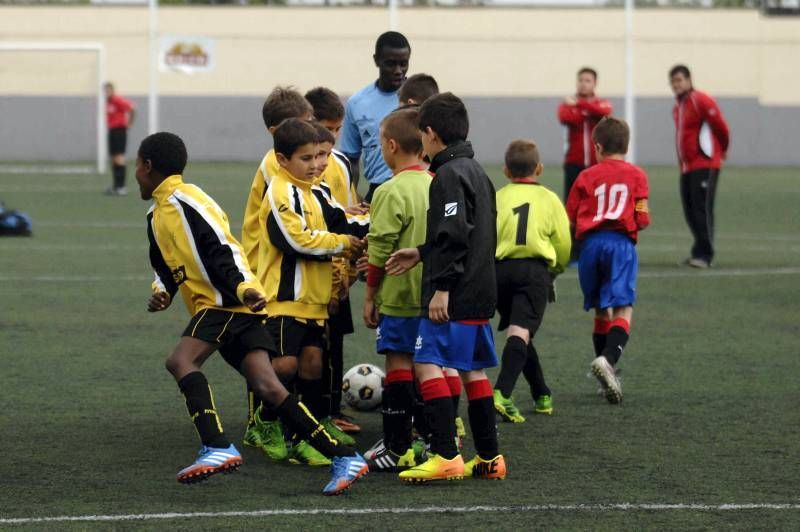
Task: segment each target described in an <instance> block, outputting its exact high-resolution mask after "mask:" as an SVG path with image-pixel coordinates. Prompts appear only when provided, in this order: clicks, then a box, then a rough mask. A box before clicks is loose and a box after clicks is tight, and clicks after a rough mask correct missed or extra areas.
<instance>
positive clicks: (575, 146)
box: [558, 96, 612, 168]
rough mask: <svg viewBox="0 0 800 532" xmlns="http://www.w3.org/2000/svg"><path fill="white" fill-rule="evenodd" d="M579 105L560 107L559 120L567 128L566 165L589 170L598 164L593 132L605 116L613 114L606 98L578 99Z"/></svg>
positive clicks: (564, 104) (562, 105)
mask: <svg viewBox="0 0 800 532" xmlns="http://www.w3.org/2000/svg"><path fill="white" fill-rule="evenodd" d="M577 100H578V103H577V105H567V104H566V103H562V104H561V105H559V106H558V120H559V121H560V122H561V123H562V124H564V125H565V126H567V146H566V150H565V154H564V163H566V164H577V165H578V166H583V167H584V168H587V167H589V166H591V165H593V164H595V163H596V162H597V157H596V156H595V153H594V144H593V143H592V130H593V129H594V126H596V125H597V123H598V122H599V121H600V119H601V118H603V117H604V116H609V115H610V114H611V111H612V108H611V102H609V101H608V100H606V99H604V98H596V97H594V96H592V97H591V98H581V97H578V98H577Z"/></svg>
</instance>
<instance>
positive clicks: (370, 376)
mask: <svg viewBox="0 0 800 532" xmlns="http://www.w3.org/2000/svg"><path fill="white" fill-rule="evenodd" d="M384 377H386V375H384V374H383V371H381V368H379V367H378V366H374V365H372V364H357V365H355V366H353V367H352V368H350V369H349V370H347V373H345V374H344V378H343V379H342V396H343V397H344V401H345V402H346V403H347V404H348V405H350V406H352V407H353V408H355V409H356V410H374V409H375V408H376V407H378V406H379V405H380V404H381V396H382V395H383V379H384Z"/></svg>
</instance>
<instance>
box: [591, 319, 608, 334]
mask: <svg viewBox="0 0 800 532" xmlns="http://www.w3.org/2000/svg"><path fill="white" fill-rule="evenodd" d="M611 323H612V322H611V321H610V320H607V319H606V318H595V319H594V330H593V331H592V332H593V333H594V334H608V330H609V329H610V328H611Z"/></svg>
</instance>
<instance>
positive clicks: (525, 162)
mask: <svg viewBox="0 0 800 532" xmlns="http://www.w3.org/2000/svg"><path fill="white" fill-rule="evenodd" d="M540 162H541V159H540V158H539V147H538V146H537V145H536V143H535V142H533V141H530V140H515V141H513V142H512V143H511V144H509V145H508V148H507V149H506V156H505V163H506V168H508V173H509V174H511V177H527V176H529V175H533V173H534V172H535V171H536V167H537V166H539V163H540Z"/></svg>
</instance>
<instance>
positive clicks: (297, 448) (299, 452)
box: [289, 440, 331, 466]
mask: <svg viewBox="0 0 800 532" xmlns="http://www.w3.org/2000/svg"><path fill="white" fill-rule="evenodd" d="M289 462H290V463H292V464H305V465H310V466H329V465H331V460H330V458H328V457H327V456H325V455H324V454H322V453H321V452H319V451H318V450H316V449H314V447H312V446H311V444H310V443H308V442H307V441H305V440H302V441H300V442H299V443H297V444H295V445H293V446H292V448H291V449H289Z"/></svg>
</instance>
